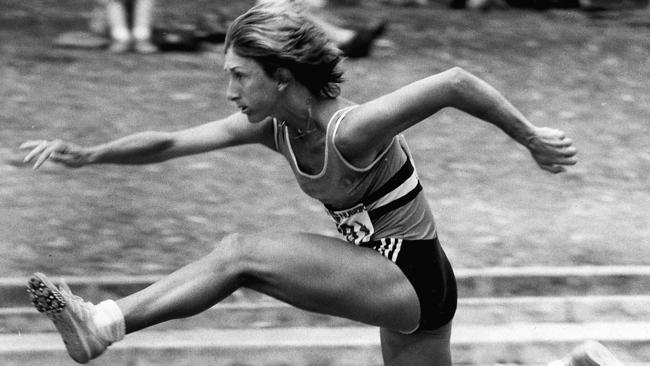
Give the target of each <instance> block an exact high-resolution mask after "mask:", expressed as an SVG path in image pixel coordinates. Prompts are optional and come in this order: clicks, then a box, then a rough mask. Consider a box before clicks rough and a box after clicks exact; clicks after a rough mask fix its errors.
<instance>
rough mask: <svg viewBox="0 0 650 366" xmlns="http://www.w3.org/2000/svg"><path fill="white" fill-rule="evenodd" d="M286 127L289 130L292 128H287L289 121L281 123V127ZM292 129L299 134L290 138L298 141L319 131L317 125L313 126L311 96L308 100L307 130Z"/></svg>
mask: <svg viewBox="0 0 650 366" xmlns="http://www.w3.org/2000/svg"><path fill="white" fill-rule="evenodd" d="M285 126H286V127H287V128H290V126H287V121H282V122H280V127H285ZM291 129H293V130H295V131H296V132H298V134H297V135H294V136H291V135H289V138H290V139H292V140H297V139H299V138H301V137H304V136H307V135H309V134H311V133H314V132H315V131H316V130H318V128H317V127H316V125H314V126H312V119H311V96H309V98H308V99H307V128H306V129H304V130H303V129H302V128H293V127H291Z"/></svg>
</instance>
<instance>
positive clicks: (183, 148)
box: [20, 113, 273, 169]
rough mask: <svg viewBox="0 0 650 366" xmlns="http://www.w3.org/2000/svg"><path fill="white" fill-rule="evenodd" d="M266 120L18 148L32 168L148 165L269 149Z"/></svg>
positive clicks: (238, 116)
mask: <svg viewBox="0 0 650 366" xmlns="http://www.w3.org/2000/svg"><path fill="white" fill-rule="evenodd" d="M272 131H273V126H272V123H271V121H270V119H267V120H265V121H263V122H260V123H257V124H252V123H249V122H248V120H247V118H246V116H245V115H243V114H242V113H235V114H233V115H230V116H228V117H226V118H224V119H220V120H217V121H213V122H208V123H205V124H202V125H199V126H196V127H191V128H188V129H184V130H180V131H174V132H159V131H147V132H140V133H135V134H133V135H129V136H126V137H122V138H120V139H117V140H114V141H111V142H108V143H105V144H101V145H97V146H92V147H82V146H79V145H76V144H73V143H69V142H65V141H61V140H52V141H48V140H33V141H27V142H25V143H23V144H22V145H21V146H20V148H21V149H31V151H30V152H29V153H28V154H27V155H26V156H25V159H24V161H25V163H28V162H31V161H33V160H35V163H34V169H38V168H39V167H40V166H41V165H42V164H43V163H44V162H45V161H47V160H51V161H53V162H56V163H60V164H63V165H65V166H68V167H75V168H78V167H81V166H84V165H89V164H150V163H157V162H162V161H166V160H169V159H173V158H177V157H181V156H186V155H192V154H198V153H202V152H207V151H211V150H216V149H222V148H226V147H229V146H235V145H242V144H248V143H261V144H264V145H266V146H272V145H271V144H272V143H273V141H272V140H273V134H272Z"/></svg>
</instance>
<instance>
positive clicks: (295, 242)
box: [247, 234, 420, 330]
mask: <svg viewBox="0 0 650 366" xmlns="http://www.w3.org/2000/svg"><path fill="white" fill-rule="evenodd" d="M254 250H255V251H256V254H255V255H254V256H253V258H257V259H256V260H255V261H254V263H253V264H252V265H250V267H249V273H248V274H249V275H251V276H250V277H251V278H252V280H251V281H249V282H248V284H247V286H248V287H251V288H253V289H256V290H258V291H261V292H263V293H266V294H268V295H271V296H273V297H276V298H278V299H280V300H283V301H285V302H287V303H290V304H292V305H294V306H297V307H299V308H302V309H306V310H310V311H316V312H320V313H325V314H331V315H336V316H341V317H345V318H349V319H353V320H357V321H360V322H364V323H366V324H371V325H377V326H382V327H387V328H391V329H399V330H411V329H413V328H415V327H416V326H417V324H418V322H419V318H420V306H419V301H418V298H417V295H416V293H415V290H414V289H413V286H412V285H411V284H410V283H409V281H408V280H407V279H406V276H405V275H404V274H403V273H402V271H401V270H400V269H399V267H397V265H395V264H394V263H393V262H391V261H390V260H388V259H387V258H385V257H384V256H382V255H380V254H379V253H377V252H375V251H374V250H372V249H367V248H362V247H358V246H356V245H353V244H349V243H347V242H345V241H343V240H340V239H335V238H331V237H326V236H322V235H314V234H273V235H268V236H260V237H258V242H257V243H255V244H254Z"/></svg>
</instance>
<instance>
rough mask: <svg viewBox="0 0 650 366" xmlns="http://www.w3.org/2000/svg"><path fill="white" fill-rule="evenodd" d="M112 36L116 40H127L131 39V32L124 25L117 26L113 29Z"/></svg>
mask: <svg viewBox="0 0 650 366" xmlns="http://www.w3.org/2000/svg"><path fill="white" fill-rule="evenodd" d="M111 37H112V38H113V39H114V40H116V41H121V42H127V41H128V40H129V39H131V33H130V32H129V30H128V29H126V28H124V27H115V28H113V29H111Z"/></svg>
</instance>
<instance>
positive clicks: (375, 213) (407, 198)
mask: <svg viewBox="0 0 650 366" xmlns="http://www.w3.org/2000/svg"><path fill="white" fill-rule="evenodd" d="M420 191H422V185H421V184H420V182H419V181H418V185H417V186H415V188H413V189H412V190H411V191H410V192H409V193H407V194H405V195H403V196H402V197H400V198H398V199H396V200H395V201H392V202H390V203H388V204H386V205H383V206H381V207H377V208H376V209H374V210H370V211H368V216H370V221H371V222H374V221H375V220H377V219H379V218H380V217H382V216H384V215H385V214H387V213H389V212H390V211H393V210H396V209H398V208H400V207H402V206H404V205H406V204H407V203H409V202H411V201H412V200H413V199H415V197H416V196H417V195H418V193H420Z"/></svg>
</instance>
